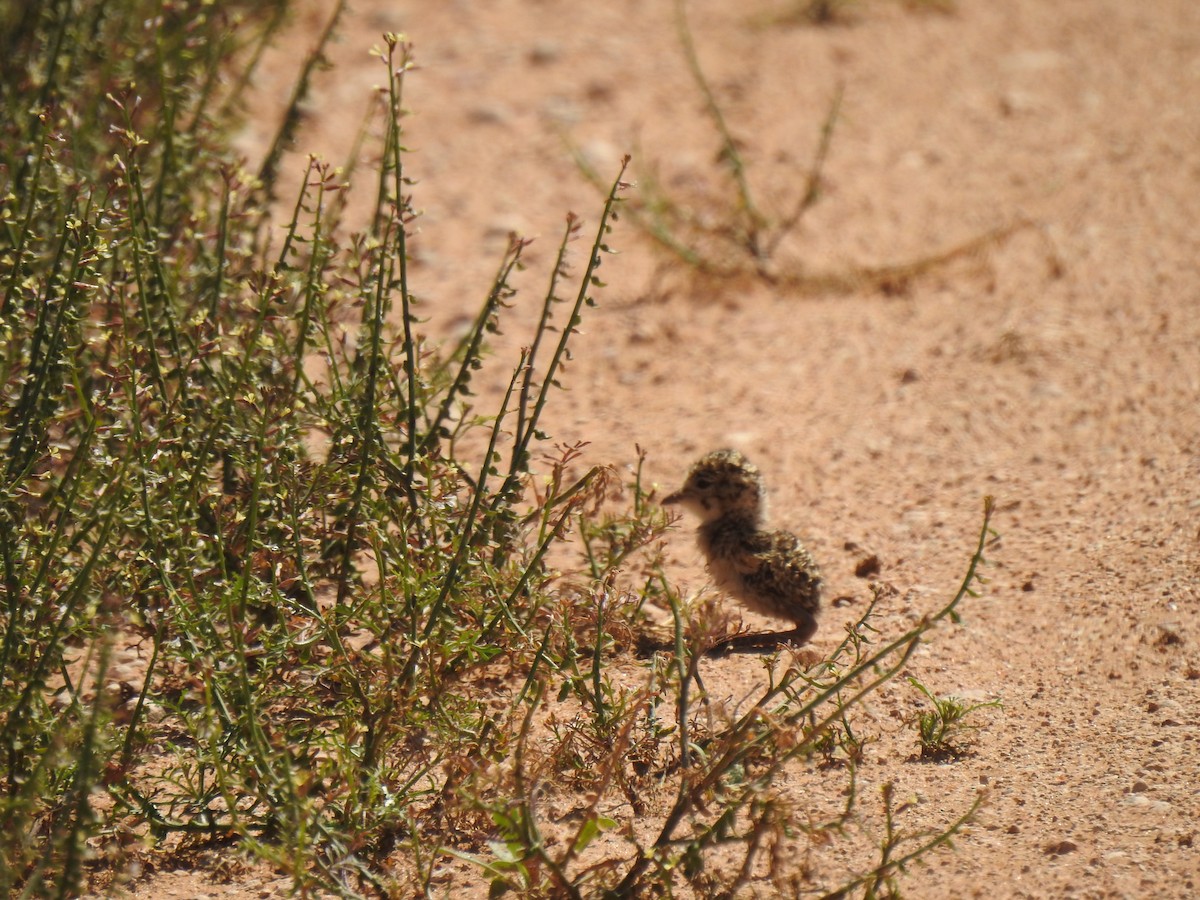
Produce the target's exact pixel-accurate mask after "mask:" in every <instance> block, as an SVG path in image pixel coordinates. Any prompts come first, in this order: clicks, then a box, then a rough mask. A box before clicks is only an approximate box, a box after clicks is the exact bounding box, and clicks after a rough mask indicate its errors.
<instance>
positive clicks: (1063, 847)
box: [1045, 840, 1079, 856]
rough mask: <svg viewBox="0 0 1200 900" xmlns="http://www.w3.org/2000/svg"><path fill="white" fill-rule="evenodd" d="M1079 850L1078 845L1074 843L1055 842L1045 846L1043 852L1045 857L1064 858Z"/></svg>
mask: <svg viewBox="0 0 1200 900" xmlns="http://www.w3.org/2000/svg"><path fill="white" fill-rule="evenodd" d="M1078 849H1079V845H1078V844H1076V843H1075V842H1074V841H1065V840H1064V841H1056V842H1054V843H1050V844H1047V845H1046V847H1045V852H1046V855H1047V856H1064V855H1066V854H1068V853H1074V852H1075V851H1076V850H1078Z"/></svg>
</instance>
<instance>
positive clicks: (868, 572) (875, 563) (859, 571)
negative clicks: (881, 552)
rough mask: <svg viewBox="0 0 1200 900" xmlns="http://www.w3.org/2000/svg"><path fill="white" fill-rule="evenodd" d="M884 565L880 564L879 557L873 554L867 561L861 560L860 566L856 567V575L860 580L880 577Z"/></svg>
mask: <svg viewBox="0 0 1200 900" xmlns="http://www.w3.org/2000/svg"><path fill="white" fill-rule="evenodd" d="M882 568H883V565H882V564H881V563H880V562H879V557H878V556H876V555H875V554H874V553H872V554H871V555H870V556H868V557H867V558H866V559H861V560H859V562H858V565H856V566H855V567H854V574H855V575H857V576H858V577H859V578H871V577H872V576H874V575H878V574H879V571H880V570H881V569H882Z"/></svg>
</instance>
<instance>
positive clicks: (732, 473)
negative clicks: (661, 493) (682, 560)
mask: <svg viewBox="0 0 1200 900" xmlns="http://www.w3.org/2000/svg"><path fill="white" fill-rule="evenodd" d="M662 502H663V505H679V506H682V507H683V508H684V509H686V510H688V511H689V512H691V513H693V514H695V515H696V516H698V517H699V518H700V527H699V528H698V529H697V532H696V535H697V539H698V541H699V544H700V550H701V552H702V553H703V554H704V557H705V559H706V560H707V562H708V572H709V574H710V575H711V576H712V579H713V582H714V583H715V584H716V586H717V587H718V588H720V589H721V590H723V591H725V592H726V593H727V594H729V595H730V596H731V597H733V598H734V599H736V600H738V601H740V602H741V603H742V604H743V605H744V606H745V607H746V608H747V609H750V610H753V611H754V612H757V613H761V614H762V615H766V616H771V617H773V618H777V619H786V620H788V621H790V622H792V623H793V624H794V625H795V628H793V629H792V630H791V631H780V632H770V633H765V634H745V635H737V636H735V637H732V638H727V639H726V640H724V641H722V642H720V643H719V644H718V645H717V646H716V647H715V648H714V649H729V648H734V647H759V648H761V647H768V646H772V645H776V644H780V643H785V642H786V643H793V644H803V643H804V642H805V641H807V640H808V639H809V638H811V637H812V636H813V634H814V633H815V632H816V630H817V612H818V610H819V609H820V606H821V571H820V569H819V568H818V566H817V563H816V560H814V559H813V557H812V554H811V553H809V552H808V550H807V549H806V548H805V547H804V545H803V544H801V543H800V540H799V539H798V538H797V537H796V536H795V535H794V534H792V533H791V532H788V531H775V530H772V529H769V528H767V527H766V525H765V518H766V495H765V491H764V487H763V479H762V475H761V473H760V472H759V470H758V467H757V466H755V465H753V464H752V463H751V462H750V461H749V460H748V459H746V457H745V456H743V455H742V454H741V453H739V452H738V451H737V450H716V451H713V452H712V453H709V454H707V455H705V456H703V457H701V458H700V459H699V460H698V461H697V462H696V464H695V465H694V466H692V468H691V470H690V471H689V472H688V475H687V479H686V480H685V481H684V484H683V487H682V488H680V489H679V490H678V491H676V492H675V493H673V494H671V495H669V496H667V497H665V498H663V501H662Z"/></svg>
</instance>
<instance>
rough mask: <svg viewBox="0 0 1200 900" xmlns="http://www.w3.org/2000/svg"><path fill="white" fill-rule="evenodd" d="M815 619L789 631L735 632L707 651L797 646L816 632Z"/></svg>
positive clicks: (720, 651) (725, 651)
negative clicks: (786, 645)
mask: <svg viewBox="0 0 1200 900" xmlns="http://www.w3.org/2000/svg"><path fill="white" fill-rule="evenodd" d="M816 630H817V620H816V619H809V620H808V621H807V622H801V623H800V624H798V625H797V626H796V627H795V628H793V629H792V630H791V631H767V632H762V633H759V634H735V635H733V636H732V637H727V638H725V639H724V640H720V641H717V643H716V644H714V645H713V647H712V649H711V650H709V651H708V652H709V653H728V652H730V651H731V650H770V649H774V648H776V647H779V646H781V645H783V644H793V645H795V646H797V647H799V646H800V645H801V644H804V643H806V642H807V641H808V639H809V638H811V637H812V636H813V634H815V633H816Z"/></svg>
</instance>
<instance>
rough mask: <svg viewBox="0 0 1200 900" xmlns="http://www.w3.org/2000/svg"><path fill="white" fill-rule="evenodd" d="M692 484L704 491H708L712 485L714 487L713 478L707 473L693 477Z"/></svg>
mask: <svg viewBox="0 0 1200 900" xmlns="http://www.w3.org/2000/svg"><path fill="white" fill-rule="evenodd" d="M692 484H693V485H695V486H696V487H697V488H699V489H700V490H702V491H707V490H708V489H709V488H710V487H712V479H711V478H709V477H708V476H707V475H698V476H697V477H695V478H693V479H692Z"/></svg>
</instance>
